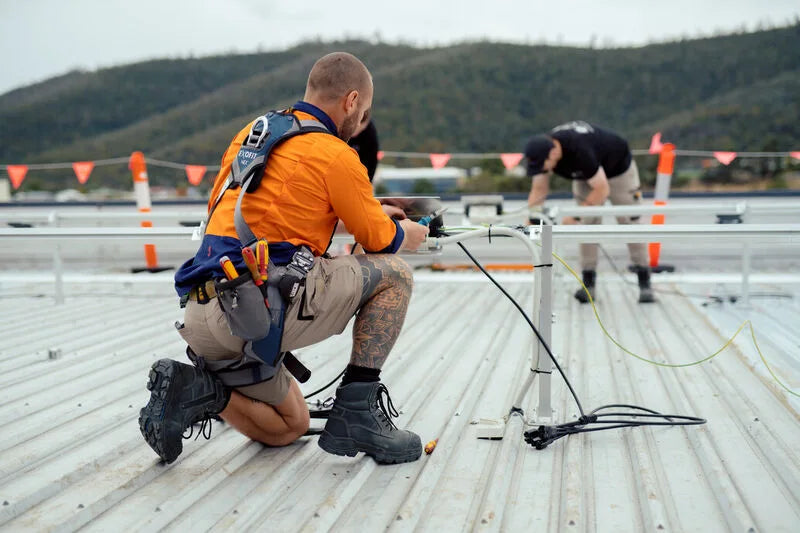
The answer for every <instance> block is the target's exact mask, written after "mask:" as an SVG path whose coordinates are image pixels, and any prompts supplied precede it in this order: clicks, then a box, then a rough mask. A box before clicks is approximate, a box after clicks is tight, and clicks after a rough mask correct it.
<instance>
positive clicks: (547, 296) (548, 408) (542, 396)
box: [536, 225, 553, 418]
mask: <svg viewBox="0 0 800 533" xmlns="http://www.w3.org/2000/svg"><path fill="white" fill-rule="evenodd" d="M541 260H542V263H544V264H549V265H552V262H553V226H551V225H545V226H542V255H541ZM540 268H542V272H541V273H540V274H539V276H538V280H539V333H540V334H541V335H542V338H543V339H544V340H545V342H546V343H547V344H548V346H551V350H552V342H551V339H552V322H553V321H552V316H553V267H552V266H544V267H540ZM536 346H537V350H536V353H537V360H538V362H539V364H538V365H537V367H536V370H537V371H538V372H537V373H538V374H539V407H538V408H537V410H536V416H537V418H550V417H552V416H553V408H552V405H551V402H550V378H551V372H552V370H553V362H552V361H551V360H550V357H549V356H548V355H547V350H545V349H544V346H542V343H540V342H537V343H536Z"/></svg>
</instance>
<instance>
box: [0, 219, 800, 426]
mask: <svg viewBox="0 0 800 533" xmlns="http://www.w3.org/2000/svg"><path fill="white" fill-rule="evenodd" d="M194 230H195V228H187V227H172V228H137V227H115V228H58V227H44V228H0V239H8V240H16V239H27V240H41V241H47V240H50V241H56V242H65V241H66V242H68V241H70V240H76V239H80V240H85V239H92V240H98V241H103V240H120V239H126V240H140V241H145V242H152V241H155V240H162V241H163V240H180V239H190V238H191V237H192V234H193V233H194ZM529 230H530V231H529V234H528V235H525V234H524V233H523V232H521V231H518V230H516V229H513V228H509V227H502V226H499V227H474V228H461V232H460V233H459V234H458V235H453V236H449V237H432V238H428V239H427V242H426V246H427V247H428V248H429V249H430V248H434V249H435V248H440V247H441V246H443V245H448V244H452V243H455V242H457V241H462V240H466V239H469V238H481V237H486V236H488V235H490V234H491V235H493V236H506V237H514V238H518V239H520V240H522V241H523V243H524V244H525V246H526V247H527V249H528V252H529V253H530V254H531V259H532V261H533V262H534V263H536V262H537V261H538V262H541V258H543V257H549V256H550V254H551V253H552V250H553V246H554V243H555V242H557V243H558V244H563V243H571V242H601V241H602V242H603V243H607V242H624V243H627V242H650V241H658V242H702V241H707V240H709V239H714V241H715V242H719V241H728V242H731V243H736V244H740V245H741V248H742V295H743V298H742V303H743V305H745V306H746V305H748V304H749V276H750V249H751V245H752V244H753V243H758V244H764V243H767V244H780V245H782V246H787V245H793V246H800V224H737V225H717V224H705V225H667V226H664V225H658V226H644V225H618V226H551V225H545V226H531V227H529ZM533 241H540V242H541V250H539V249H538V248H537V247H536V246H535V245H534V242H533ZM59 248H60V247H59V246H54V247H53V250H54V251H53V273H54V276H55V290H54V293H55V300H56V303H57V304H61V303H63V302H64V289H63V266H62V262H61V257H60V251H59ZM538 272H539V275H537V276H536V278H535V281H534V283H535V284H536V290H535V291H534V301H533V315H532V316H534V317H538V321H539V329H540V332H541V334H542V337H543V338H544V339H545V341H546V342H548V343H550V341H551V321H552V317H551V312H552V267H550V268H543V269H538ZM537 296H538V298H537ZM535 346H536V348H535V350H536V352H535V353H534V354H533V357H534V359H533V360H534V361H537V364H536V368H533V367H531V372H530V374H529V375H528V377H527V379H526V381H525V383H524V385H523V387H522V389H521V390H520V392H519V394H518V397H517V398H516V403H515V406H520V405H521V404H522V401H523V400H524V396H525V395H526V393H527V391H528V390H529V388H530V387H531V385H532V383H533V380H534V379H535V377H536V376H539V402H538V407H537V410H536V418H537V419H540V420H549V419H552V418H553V417H554V413H553V410H552V405H551V390H550V388H551V387H550V386H551V380H550V377H551V376H550V372H551V371H552V365H551V364H550V363H549V359H548V358H547V357H546V356H544V354H542V348H541V345H540V344H538V343H537V344H536V345H535Z"/></svg>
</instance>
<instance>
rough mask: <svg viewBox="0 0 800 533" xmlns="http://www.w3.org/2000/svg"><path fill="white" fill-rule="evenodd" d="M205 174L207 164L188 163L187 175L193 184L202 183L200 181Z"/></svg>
mask: <svg viewBox="0 0 800 533" xmlns="http://www.w3.org/2000/svg"><path fill="white" fill-rule="evenodd" d="M205 175H206V167H205V165H186V177H188V178H189V183H191V184H192V185H195V186H197V185H200V182H202V181H203V176H205Z"/></svg>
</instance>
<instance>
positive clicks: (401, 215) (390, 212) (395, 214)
mask: <svg viewBox="0 0 800 533" xmlns="http://www.w3.org/2000/svg"><path fill="white" fill-rule="evenodd" d="M381 207H382V208H383V212H384V213H386V216H388V217H389V218H393V219H395V220H405V219H406V218H407V217H406V212H405V211H403V209H402V208H400V207H397V206H395V205H389V204H381ZM403 229H405V228H403Z"/></svg>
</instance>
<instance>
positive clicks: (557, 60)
mask: <svg viewBox="0 0 800 533" xmlns="http://www.w3.org/2000/svg"><path fill="white" fill-rule="evenodd" d="M799 43H800V24H796V25H794V26H791V27H786V28H780V29H773V30H767V31H761V32H756V33H750V34H740V35H729V36H723V37H715V38H707V39H698V40H687V41H680V42H674V43H666V44H657V45H650V46H645V47H641V48H626V49H601V50H595V49H579V48H566V47H552V46H525V45H510V44H498V43H485V42H484V43H466V44H459V45H453V46H449V47H443V48H433V49H420V48H413V47H409V46H397V45H388V44H370V43H365V42H358V41H353V42H342V43H330V44H322V43H308V44H304V45H301V46H297V47H295V48H292V49H290V50H287V51H283V52H273V53H263V54H248V55H232V56H220V57H208V58H197V59H184V60H161V61H148V62H143V63H138V64H133V65H127V66H120V67H114V68H109V69H103V70H100V71H97V72H87V73H81V72H74V73H70V74H67V75H64V76H60V77H58V78H54V79H52V80H48V81H45V82H42V83H40V84H36V85H32V86H30V87H25V88H22V89H18V90H15V91H12V92H9V93H6V94H4V95H1V96H0V124H2V128H1V129H0V162H2V163H35V162H53V161H74V160H85V159H100V158H107V157H115V156H119V155H125V154H128V153H130V152H131V151H133V150H142V151H144V152H145V154H146V155H148V156H150V157H155V158H159V159H169V160H174V161H181V162H187V163H205V164H216V163H217V162H218V161H219V157H220V155H221V153H222V151H223V150H224V148H225V146H226V145H227V142H228V141H229V140H230V138H231V137H232V136H233V135H234V134H235V133H236V131H238V129H239V128H240V127H241V126H242V125H243V124H244V123H245V122H247V121H248V120H249V119H251V118H252V117H253V116H254V115H255V114H256V113H260V112H263V111H264V110H266V109H269V108H273V107H281V106H286V105H288V104H291V103H292V102H293V101H294V100H296V99H297V98H299V97H300V96H302V92H303V87H304V83H305V77H306V75H307V73H308V69H309V68H310V66H311V65H312V64H313V62H314V61H315V60H316V59H317V58H318V57H319V56H320V55H322V54H324V53H326V52H328V51H331V50H347V51H350V52H353V53H355V54H356V55H358V56H359V57H361V58H362V59H363V60H364V62H365V63H366V64H367V65H368V66H369V67H370V69H371V70H372V72H373V75H374V80H375V88H376V94H375V103H374V116H375V119H376V123H377V124H378V128H379V132H380V135H381V143H382V146H383V148H384V149H387V150H409V151H517V150H519V149H520V148H521V146H522V144H523V142H524V140H525V139H526V138H527V137H528V136H530V135H531V134H534V133H537V132H541V131H544V130H546V129H548V128H550V127H552V126H553V125H555V124H558V123H561V122H563V121H566V120H571V119H576V118H580V119H584V120H589V121H594V122H596V123H598V124H602V125H605V126H607V127H609V128H612V129H615V130H617V131H619V132H620V133H622V134H624V135H626V136H628V137H629V139H630V140H631V143H632V144H633V145H634V146H639V147H643V146H647V143H648V140H649V137H650V135H651V134H652V133H653V132H654V131H657V130H661V131H662V132H663V133H664V138H665V139H666V140H670V141H673V142H675V143H677V144H678V145H679V146H684V147H687V148H698V149H736V150H763V149H772V150H775V149H777V150H789V149H797V147H798V146H800V122H798V121H797V120H796V119H797V117H798V116H800V46H798V44H799ZM151 174H152V173H151ZM31 178H33V176H31ZM151 178H152V179H153V180H154V181H155V182H156V183H158V182H162V183H165V182H178V181H179V180H183V179H184V178H183V176H181V174H180V172H170V171H165V172H160V171H159V172H157V173H155V174H153V175H152V176H151ZM36 179H39V180H44V179H45V178H44V177H43V176H42V175H39V176H37V177H36ZM52 179H53V180H54V181H60V180H62V179H63V180H65V181H66V182H68V183H74V181H71V176H66V175H65V176H61V177H54V178H52ZM128 179H129V177H128V176H127V174H126V171H125V169H122V168H117V167H103V168H98V169H97V170H96V171H95V174H93V175H92V182H91V183H92V184H93V185H94V186H97V185H99V184H103V183H104V184H111V183H112V182H118V183H120V184H122V183H126V184H127V180H128ZM46 181H50V179H47V180H46ZM60 185H61V184H59V186H60Z"/></svg>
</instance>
